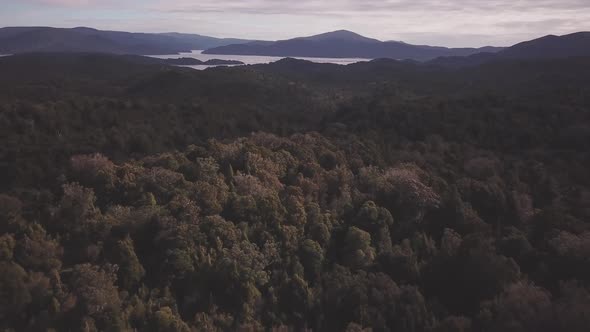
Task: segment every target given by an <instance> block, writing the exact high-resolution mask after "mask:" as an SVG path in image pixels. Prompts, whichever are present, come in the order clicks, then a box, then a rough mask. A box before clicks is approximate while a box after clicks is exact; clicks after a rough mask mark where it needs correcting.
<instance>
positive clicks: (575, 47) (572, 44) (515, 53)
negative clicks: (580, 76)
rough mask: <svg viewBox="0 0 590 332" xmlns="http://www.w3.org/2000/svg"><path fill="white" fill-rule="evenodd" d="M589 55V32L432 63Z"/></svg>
mask: <svg viewBox="0 0 590 332" xmlns="http://www.w3.org/2000/svg"><path fill="white" fill-rule="evenodd" d="M581 56H590V32H576V33H572V34H568V35H563V36H555V35H548V36H544V37H541V38H537V39H533V40H529V41H525V42H521V43H518V44H516V45H514V46H511V47H508V48H506V49H503V50H501V51H499V52H496V53H490V52H482V53H478V54H473V55H470V56H467V57H461V56H453V57H440V58H437V59H434V60H433V61H431V63H432V64H438V65H444V66H459V67H460V66H473V65H479V64H482V63H485V62H490V61H497V60H516V59H556V58H569V57H581Z"/></svg>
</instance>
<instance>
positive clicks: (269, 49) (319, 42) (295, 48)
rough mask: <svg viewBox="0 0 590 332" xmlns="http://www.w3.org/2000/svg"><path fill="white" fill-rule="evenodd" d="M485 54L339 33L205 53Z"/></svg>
mask: <svg viewBox="0 0 590 332" xmlns="http://www.w3.org/2000/svg"><path fill="white" fill-rule="evenodd" d="M500 49H501V48H491V47H486V48H484V49H483V50H486V51H498V50H500ZM481 51H482V49H477V48H446V47H432V46H425V45H411V44H406V43H402V42H395V41H387V42H382V41H379V40H377V39H371V38H367V37H364V36H361V35H359V34H356V33H354V32H350V31H346V30H339V31H334V32H328V33H323V34H320V35H315V36H310V37H300V38H293V39H288V40H281V41H277V42H265V43H259V42H253V43H244V44H240V45H227V46H221V47H216V48H212V49H208V50H206V51H205V52H204V53H205V54H233V55H264V56H296V57H320V58H364V59H376V58H393V59H413V60H420V61H424V60H429V59H434V58H436V57H440V56H452V55H460V56H466V55H470V54H474V53H478V52H481Z"/></svg>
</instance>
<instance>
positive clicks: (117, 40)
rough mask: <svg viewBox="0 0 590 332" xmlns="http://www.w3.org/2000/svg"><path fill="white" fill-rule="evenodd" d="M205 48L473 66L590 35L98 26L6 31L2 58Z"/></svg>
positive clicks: (582, 48)
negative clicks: (254, 32) (229, 32)
mask: <svg viewBox="0 0 590 332" xmlns="http://www.w3.org/2000/svg"><path fill="white" fill-rule="evenodd" d="M192 50H205V51H204V52H203V53H205V54H216V55H260V56H280V57H320V58H361V59H377V58H392V59H399V60H414V61H425V62H428V63H430V64H436V65H443V66H458V67H461V66H470V65H477V64H481V63H485V62H489V61H494V60H502V59H548V58H563V57H572V56H590V32H578V33H573V34H569V35H564V36H554V35H548V36H545V37H541V38H538V39H534V40H530V41H525V42H521V43H518V44H516V45H513V46H511V47H507V48H502V47H482V48H447V47H436V46H427V45H412V44H407V43H404V42H399V41H380V40H377V39H372V38H367V37H364V36H361V35H359V34H356V33H354V32H350V31H346V30H338V31H333V32H328V33H323V34H319V35H314V36H310V37H300V38H293V39H288V40H280V41H252V40H245V39H231V38H214V37H208V36H202V35H197V34H182V33H130V32H121V31H102V30H96V29H92V28H85V27H79V28H72V29H64V28H49V27H12V28H0V54H19V53H32V52H85V53H91V52H97V53H111V54H129V55H148V54H149V55H161V54H176V53H180V52H189V51H192Z"/></svg>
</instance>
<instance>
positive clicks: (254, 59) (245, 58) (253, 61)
mask: <svg viewBox="0 0 590 332" xmlns="http://www.w3.org/2000/svg"><path fill="white" fill-rule="evenodd" d="M149 56H151V57H154V58H159V59H179V58H195V59H198V60H201V61H207V60H212V59H220V60H238V61H242V62H243V63H245V64H247V65H257V64H263V63H271V62H275V61H279V60H281V59H284V58H286V57H277V56H262V55H222V54H203V51H202V50H195V51H192V52H185V53H180V54H169V55H149ZM292 58H295V59H301V60H307V61H311V62H317V63H334V64H338V65H349V64H351V63H356V62H362V61H370V59H360V58H304V57H292ZM183 67H191V68H195V69H206V68H209V67H216V66H183Z"/></svg>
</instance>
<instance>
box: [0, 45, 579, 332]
mask: <svg viewBox="0 0 590 332" xmlns="http://www.w3.org/2000/svg"><path fill="white" fill-rule="evenodd" d="M106 69H108V70H106ZM589 70H590V61H589V60H588V59H585V58H578V59H569V60H549V61H533V62H523V61H519V62H495V63H490V64H486V65H483V66H477V67H473V68H465V69H457V70H453V69H448V68H441V67H436V66H417V65H415V64H411V63H402V62H395V61H374V62H369V63H362V64H356V65H351V66H346V67H341V66H334V65H319V64H311V63H307V62H302V61H296V60H291V59H288V60H284V61H281V62H278V63H275V64H271V65H265V66H246V67H239V68H215V69H209V70H205V71H193V70H188V69H183V68H174V67H168V66H165V65H162V64H146V63H145V62H141V61H140V62H137V61H136V60H134V58H132V57H117V56H105V55H89V54H86V55H71V54H70V55H63V54H62V55H26V56H17V57H8V58H3V59H0V71H2V73H5V75H2V76H1V77H0V101H1V104H0V105H1V106H0V135H1V136H0V137H1V139H2V142H3V144H2V147H1V148H0V167H1V168H2V169H1V174H2V181H1V183H2V187H1V193H0V228H1V229H0V234H1V235H0V293H1V294H3V296H2V297H1V301H2V302H0V324H1V325H0V328H2V329H11V328H12V329H14V330H16V331H38V330H45V329H47V328H53V329H55V330H59V331H61V330H65V331H67V330H86V331H95V330H104V331H117V330H129V331H132V330H134V329H136V330H141V331H215V330H219V331H233V330H238V329H244V330H253V331H257V330H265V329H271V328H276V329H281V328H282V329H284V330H294V331H298V330H304V329H308V330H314V331H362V330H364V329H373V330H375V331H441V332H442V331H586V329H587V327H588V325H589V324H590V321H588V317H590V301H589V299H590V293H589V292H590V288H589V287H590V285H589V284H588V280H590V265H589V264H588V262H589V260H588V257H590V252H589V248H590V227H589V222H590V209H589V207H590V177H589V175H588V172H587V169H588V167H589V166H590V151H589V150H588V146H587V142H588V141H590V126H589V125H588V124H589V123H590V112H589V109H590V99H589V98H588V92H589V91H590V82H589V81H590V75H588V74H587V73H588V71H589Z"/></svg>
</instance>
